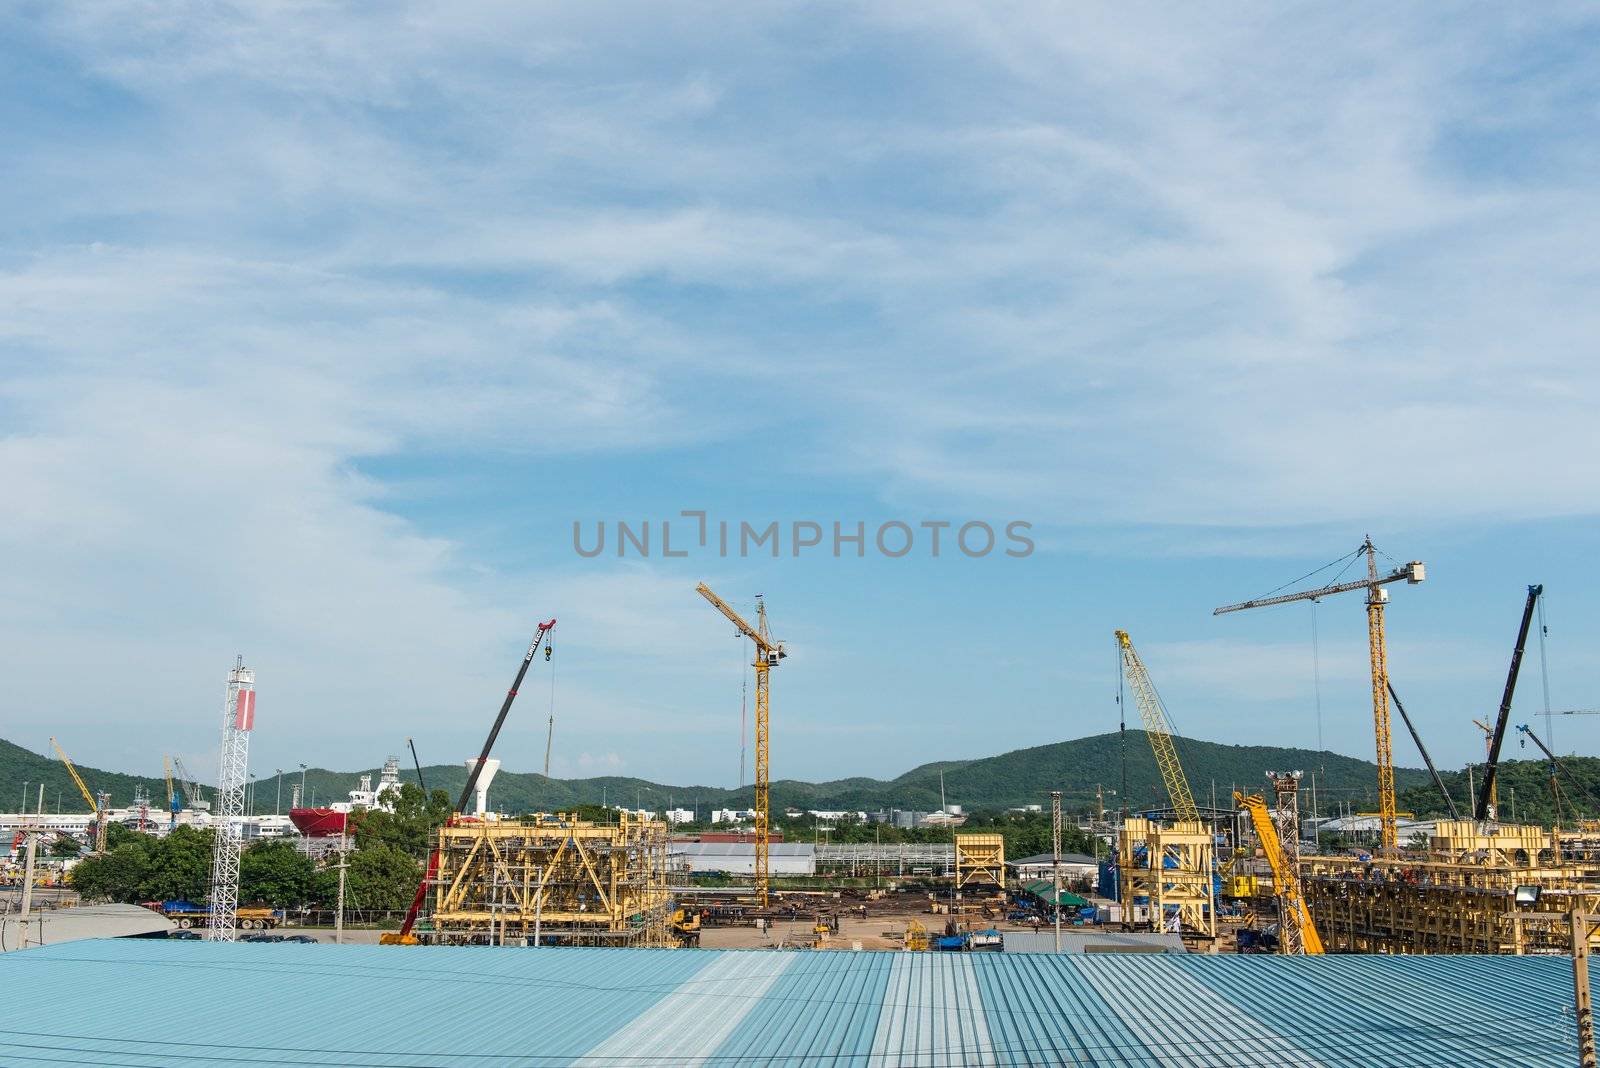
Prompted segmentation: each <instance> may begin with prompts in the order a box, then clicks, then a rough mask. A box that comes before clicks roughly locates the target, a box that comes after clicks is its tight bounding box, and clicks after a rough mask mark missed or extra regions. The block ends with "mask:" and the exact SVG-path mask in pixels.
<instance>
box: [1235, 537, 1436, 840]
mask: <svg viewBox="0 0 1600 1068" xmlns="http://www.w3.org/2000/svg"><path fill="white" fill-rule="evenodd" d="M1356 553H1359V554H1365V556H1366V558H1367V577H1366V578H1364V579H1357V580H1355V581H1352V582H1337V583H1334V584H1333V585H1331V586H1324V587H1322V588H1321V589H1316V590H1302V591H1300V592H1299V593H1285V594H1282V595H1279V596H1276V597H1261V598H1258V599H1256V600H1254V601H1243V602H1241V603H1239V604H1230V605H1224V606H1223V607H1221V608H1218V609H1216V610H1215V611H1214V612H1212V615H1218V616H1220V615H1223V614H1224V613H1227V612H1239V611H1242V610H1244V609H1246V608H1265V607H1267V606H1268V605H1275V604H1288V603H1289V602H1290V601H1316V600H1320V599H1321V598H1323V597H1327V596H1330V595H1332V594H1335V593H1346V592H1349V591H1351V590H1365V591H1366V593H1367V647H1368V649H1367V653H1368V659H1369V661H1370V664H1371V669H1372V728H1373V736H1374V739H1375V741H1376V749H1377V764H1378V817H1379V822H1380V825H1381V834H1380V836H1381V848H1382V850H1383V851H1384V852H1385V853H1393V852H1394V851H1395V850H1396V849H1397V848H1398V847H1399V843H1398V841H1397V837H1398V830H1397V828H1398V823H1399V819H1398V815H1397V813H1396V811H1395V800H1394V746H1393V742H1392V740H1391V738H1390V734H1389V649H1388V644H1387V641H1386V639H1385V637H1384V628H1383V607H1384V605H1385V604H1387V603H1388V601H1389V592H1388V591H1387V590H1385V589H1384V586H1385V585H1387V584H1388V583H1391V582H1399V581H1401V580H1404V581H1406V582H1407V583H1410V584H1411V585H1415V584H1417V583H1419V582H1421V581H1423V580H1424V579H1425V578H1426V577H1427V573H1426V571H1425V569H1424V568H1423V565H1422V561H1420V560H1412V561H1411V562H1410V563H1408V564H1406V565H1405V566H1403V567H1399V568H1396V569H1395V570H1394V571H1391V572H1390V573H1389V574H1387V575H1379V574H1378V561H1377V550H1376V549H1375V548H1373V545H1372V539H1371V538H1367V539H1366V540H1365V541H1363V542H1362V543H1361V548H1359V549H1357V550H1356Z"/></svg>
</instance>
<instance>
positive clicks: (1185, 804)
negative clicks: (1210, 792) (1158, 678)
mask: <svg viewBox="0 0 1600 1068" xmlns="http://www.w3.org/2000/svg"><path fill="white" fill-rule="evenodd" d="M1116 633H1117V645H1118V646H1119V647H1120V648H1121V649H1122V669H1123V671H1124V672H1125V673H1126V674H1127V676H1128V685H1129V686H1130V687H1131V688H1132V689H1133V701H1134V704H1136V705H1138V706H1139V718H1140V719H1141V720H1143V721H1144V733H1145V736H1146V737H1147V738H1149V739H1150V748H1151V749H1152V750H1153V751H1154V752H1155V756H1156V766H1157V767H1158V768H1160V769H1161V780H1162V781H1163V782H1164V783H1166V785H1167V797H1168V798H1169V799H1170V800H1171V801H1172V809H1173V813H1174V815H1175V816H1176V818H1177V819H1180V820H1198V819H1199V818H1200V810H1199V809H1198V808H1196V807H1195V803H1194V793H1193V792H1192V791H1191V790H1190V789H1189V779H1188V777H1187V776H1185V775H1184V773H1183V765H1182V764H1181V763H1179V761H1178V748H1177V746H1176V745H1174V744H1173V741H1172V724H1171V723H1170V722H1168V720H1167V711H1166V709H1165V708H1163V707H1162V705H1161V697H1160V695H1159V694H1157V693H1156V688H1155V685H1154V684H1153V683H1151V681H1150V673H1149V672H1148V671H1146V670H1145V666H1144V661H1142V660H1140V659H1139V653H1138V651H1137V650H1135V649H1134V647H1133V639H1132V638H1130V637H1128V632H1127V631H1125V630H1119V631H1117V632H1116Z"/></svg>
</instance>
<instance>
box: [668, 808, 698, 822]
mask: <svg viewBox="0 0 1600 1068" xmlns="http://www.w3.org/2000/svg"><path fill="white" fill-rule="evenodd" d="M667 822H668V823H671V824H674V825H676V824H679V823H693V822H694V810H693V809H689V808H669V809H667Z"/></svg>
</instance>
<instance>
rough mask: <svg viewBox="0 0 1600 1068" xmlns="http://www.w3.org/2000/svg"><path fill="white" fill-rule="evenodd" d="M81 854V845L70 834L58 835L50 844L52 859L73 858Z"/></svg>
mask: <svg viewBox="0 0 1600 1068" xmlns="http://www.w3.org/2000/svg"><path fill="white" fill-rule="evenodd" d="M82 852H83V843H82V842H80V841H78V840H77V839H76V838H74V837H72V835H70V834H58V835H56V840H55V841H54V842H51V843H50V855H51V856H52V857H75V856H77V855H78V854H79V853H82Z"/></svg>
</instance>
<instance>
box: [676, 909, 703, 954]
mask: <svg viewBox="0 0 1600 1068" xmlns="http://www.w3.org/2000/svg"><path fill="white" fill-rule="evenodd" d="M671 922H672V935H673V937H674V938H676V939H677V940H678V945H680V946H683V947H685V948H689V949H692V948H694V947H695V946H698V945H699V944H700V913H699V912H698V911H697V910H692V909H685V908H676V909H673V910H672V921H671Z"/></svg>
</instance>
